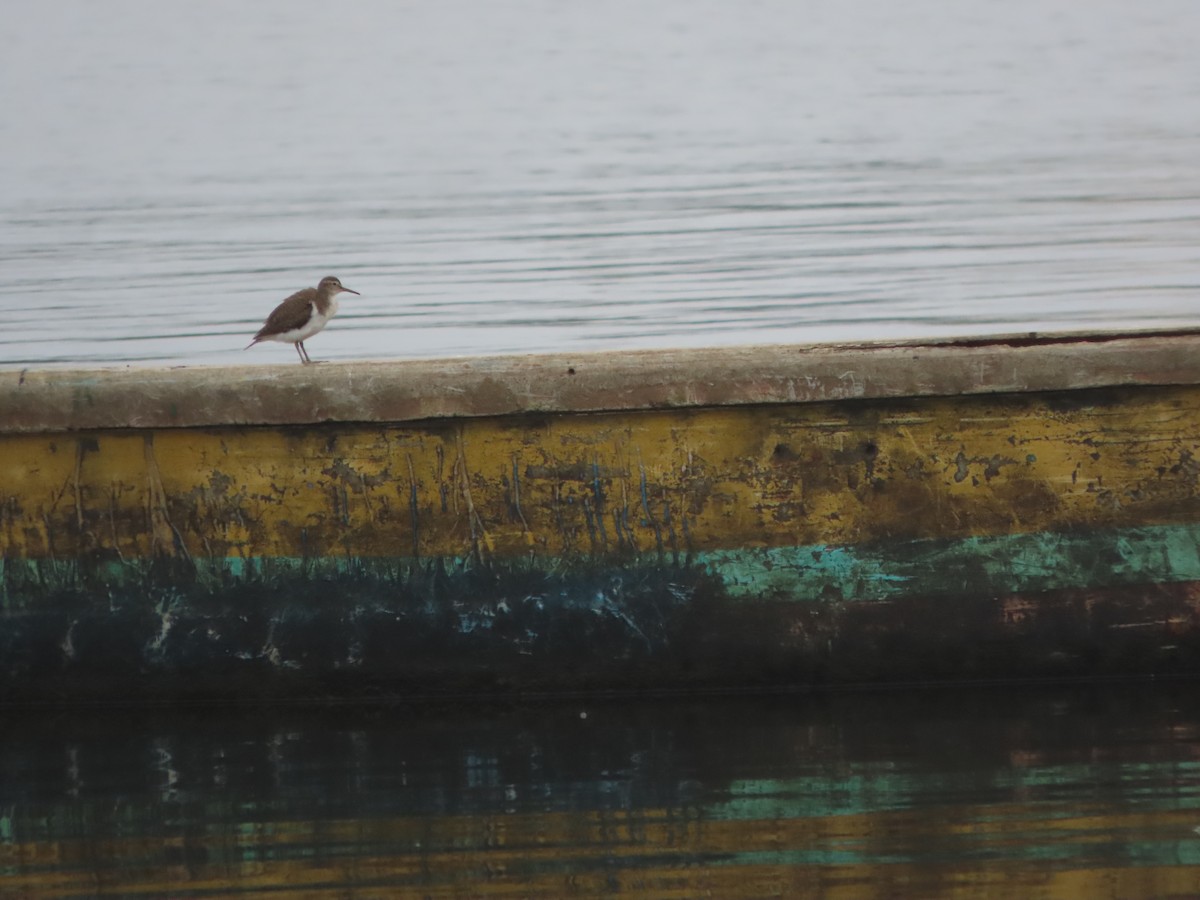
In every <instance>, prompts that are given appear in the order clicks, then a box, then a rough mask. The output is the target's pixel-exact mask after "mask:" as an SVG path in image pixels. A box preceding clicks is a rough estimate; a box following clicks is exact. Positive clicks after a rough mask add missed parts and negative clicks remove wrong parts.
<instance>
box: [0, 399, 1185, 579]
mask: <svg viewBox="0 0 1200 900" xmlns="http://www.w3.org/2000/svg"><path fill="white" fill-rule="evenodd" d="M1198 480H1200V388H1198V387H1177V388H1154V389H1146V390H1138V389H1122V390H1120V391H1116V392H1110V393H1108V394H1105V395H1095V396H1094V397H1092V398H1091V402H1089V403H1083V404H1081V403H1080V398H1079V396H1078V395H1075V394H1071V393H1060V394H1041V395H1021V396H1013V397H972V398H914V399H905V400H895V401H888V400H874V401H859V402H840V403H820V404H797V405H790V406H761V407H751V406H746V407H726V408H720V409H687V410H675V411H639V412H624V413H604V414H584V413H574V414H570V413H563V414H553V415H544V414H539V415H522V416H514V417H495V418H479V419H463V420H454V421H439V422H436V423H432V424H425V425H419V424H417V425H414V424H405V425H396V426H389V425H378V424H368V425H346V424H338V425H329V426H293V427H270V428H244V429H239V428H222V429H161V430H155V431H153V432H140V431H132V430H131V431H97V432H88V433H83V434H74V435H71V434H54V435H50V436H42V435H29V434H25V435H18V434H7V435H0V518H2V520H3V521H2V523H0V556H4V557H7V558H30V559H39V558H51V557H64V556H70V555H72V554H81V553H91V552H99V553H109V554H112V555H114V556H115V555H120V556H121V557H122V558H138V557H145V556H151V555H154V554H160V553H168V554H187V555H192V556H209V557H212V556H215V557H245V558H250V557H264V556H290V557H294V556H341V555H353V556H367V557H370V556H405V555H420V556H438V555H442V556H447V555H449V556H463V555H469V554H474V555H478V556H489V555H495V556H501V557H522V556H529V555H534V556H538V555H544V556H572V555H581V554H582V555H586V554H602V555H605V556H610V557H617V556H620V555H622V554H630V553H656V552H662V553H670V552H672V551H677V552H682V551H686V550H711V549H722V548H744V547H777V546H801V545H809V544H853V543H859V542H870V541H884V540H904V539H917V538H930V537H947V538H957V537H966V536H973V535H992V534H1010V533H1023V532H1033V531H1044V530H1063V529H1070V528H1074V527H1103V526H1110V525H1122V526H1126V525H1142V524H1170V523H1180V522H1187V521H1193V520H1194V519H1195V515H1196V512H1197V509H1198V507H1197V502H1198V499H1200V497H1198V494H1200V491H1198Z"/></svg>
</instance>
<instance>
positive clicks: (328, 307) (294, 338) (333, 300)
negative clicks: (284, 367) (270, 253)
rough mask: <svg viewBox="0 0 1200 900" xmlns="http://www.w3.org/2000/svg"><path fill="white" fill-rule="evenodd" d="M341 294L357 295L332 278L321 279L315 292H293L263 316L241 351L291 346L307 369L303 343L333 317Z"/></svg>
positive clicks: (308, 290) (306, 356) (306, 352)
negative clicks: (265, 345) (260, 346)
mask: <svg viewBox="0 0 1200 900" xmlns="http://www.w3.org/2000/svg"><path fill="white" fill-rule="evenodd" d="M343 292H345V293H348V294H355V295H358V291H352V290H350V288H348V287H345V286H343V285H342V283H341V281H339V280H338V279H337V278H335V277H334V276H333V275H327V276H325V277H324V278H322V279H321V283H320V284H318V285H317V286H316V287H315V288H305V289H304V290H302V291H296V293H294V294H292V296H290V297H288V298H287V299H286V300H284V301H283V302H282V303H280V304H279V305H278V306H277V307H275V309H274V310H273V311H272V312H271V314H270V315H269V316H267V321H266V322H265V323H264V324H263V327H262V328H260V329H259V330H258V334H256V335H255V336H254V340H252V341H251V342H250V343H249V344H247V345H246V347H245V349H247V350H249V349H250V348H251V347H253V346H254V345H255V344H257V343H260V342H262V341H281V342H283V343H285V344H295V345H296V352H297V353H298V354H300V362H302V363H304V364H306V365H307V364H308V363H310V362H312V360H311V359H310V358H309V356H308V351H307V350H305V349H304V342H305V341H306V340H308V339H309V338H310V337H312V336H313V335H314V334H316V333H317V332H318V331H320V330H321V329H322V328H324V327H325V326H326V325H328V324H329V320H330V319H332V318H333V317H334V316H335V315H336V314H337V311H338V302H337V295H338V294H340V293H343Z"/></svg>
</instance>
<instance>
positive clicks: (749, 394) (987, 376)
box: [0, 331, 1200, 433]
mask: <svg viewBox="0 0 1200 900" xmlns="http://www.w3.org/2000/svg"><path fill="white" fill-rule="evenodd" d="M1197 383H1200V332H1192V331H1176V332H1156V333H1148V334H1144V335H1131V334H1077V335H1049V336H1035V335H1024V336H1012V337H1007V338H993V339H987V340H977V341H964V340H945V341H907V342H892V343H878V344H845V345H813V346H771V347H731V348H720V349H706V350H654V351H636V352H616V353H591V354H574V355H568V354H553V355H544V356H499V357H482V358H471V359H451V360H434V361H427V360H414V361H402V362H362V363H325V364H322V365H319V366H299V365H294V364H293V365H286V366H284V365H280V366H254V367H246V368H234V369H230V368H220V369H217V368H177V369H112V370H99V371H66V370H52V369H42V370H24V371H15V370H14V371H8V372H0V432H8V433H16V432H31V433H47V432H51V431H70V430H84V429H94V428H175V427H205V426H222V425H259V424H261V425H285V424H305V423H317V422H393V423H394V422H410V421H419V420H423V419H436V418H455V417H464V416H497V415H513V414H517V413H524V412H587V411H632V410H638V409H682V408H691V407H706V406H742V405H746V404H758V403H771V404H774V403H816V402H824V401H828V400H853V399H884V398H892V397H924V396H964V395H973V394H986V393H1010V392H1016V393H1025V392H1030V391H1052V390H1070V389H1081V388H1089V387H1110V386H1118V385H1139V384H1140V385H1172V384H1197Z"/></svg>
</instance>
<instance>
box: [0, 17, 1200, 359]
mask: <svg viewBox="0 0 1200 900" xmlns="http://www.w3.org/2000/svg"><path fill="white" fill-rule="evenodd" d="M1197 35H1200V4H1198V3H1196V2H1195V0H1148V2H1133V0H1091V2H1088V3H1080V2H1077V0H1007V2H1002V3H1001V2H993V0H955V2H933V0H908V2H902V3H893V2H888V0H852V2H845V3H841V2H839V3H834V2H815V0H814V2H796V0H760V2H750V0H725V2H716V0H707V2H702V0H656V2H652V3H651V2H635V0H627V2H608V0H595V2H588V3H566V2H556V0H513V2H505V3H483V2H475V3H466V2H425V3H403V4H401V3H392V2H382V0H369V2H357V3H351V4H329V3H314V2H308V0H303V2H286V3H285V2H282V0H266V2H255V3H234V2H204V3H182V2H168V3H160V2H151V0H118V2H106V3H104V4H95V3H90V2H84V0H68V2H61V3H54V4H44V3H34V2H20V0H17V2H13V3H10V4H7V5H6V7H5V36H4V43H5V52H4V53H3V54H0V103H2V104H3V115H0V188H2V190H0V266H2V271H3V273H4V274H3V278H2V279H0V324H2V325H3V327H2V328H0V366H7V367H14V366H28V365H44V364H54V365H63V364H83V365H93V364H104V365H108V364H125V363H139V364H140V363H153V364H231V363H251V362H254V363H267V362H290V361H292V360H293V359H294V358H295V354H294V353H293V351H292V349H291V348H290V347H287V346H285V345H267V346H264V347H256V348H254V350H252V351H250V352H248V353H243V352H242V348H243V347H244V346H245V344H246V342H247V341H248V339H249V336H250V335H251V334H252V333H253V332H254V331H255V330H256V328H257V327H258V325H259V324H260V323H261V321H262V319H263V317H264V316H265V315H266V313H267V312H268V311H269V310H270V309H271V307H272V306H273V305H274V304H275V303H276V302H277V301H278V300H280V299H282V298H283V297H284V296H285V295H286V294H288V293H290V292H291V291H293V290H295V289H297V288H300V287H303V286H305V285H310V284H315V283H316V281H317V279H318V278H320V277H321V276H322V275H325V274H330V273H332V274H337V275H339V276H341V278H342V279H343V281H345V283H346V284H348V285H349V286H351V287H353V288H355V289H357V290H359V291H361V292H362V294H363V296H362V297H361V298H356V297H348V298H347V299H346V302H344V303H343V306H342V313H341V315H340V316H339V317H338V318H337V319H336V320H335V321H334V323H333V325H331V326H330V328H329V329H328V330H327V331H326V332H325V333H324V334H322V335H320V336H319V337H317V338H314V339H313V340H312V341H311V343H310V344H309V350H310V351H311V353H312V354H313V356H314V357H315V358H318V359H355V358H399V357H414V356H439V355H456V354H476V353H492V352H521V351H544V350H566V351H571V350H590V349H599V348H622V347H646V346H681V345H716V344H730V343H742V344H744V343H757V342H777V341H801V342H803V341H810V340H827V339H843V338H852V339H860V338H862V339H871V338H886V337H892V336H902V335H904V336H913V335H933V334H948V333H988V332H1012V331H1026V330H1053V329H1069V328H1090V327H1101V328H1115V327H1124V326H1129V327H1154V326H1159V325H1167V324H1195V323H1196V321H1197V319H1198V318H1200V315H1198V312H1197V309H1196V305H1197V303H1196V301H1197V299H1198V298H1200V164H1198V162H1197V161H1198V160H1200V99H1198V98H1200V53H1198V52H1197V50H1196V46H1195V44H1196V37H1197Z"/></svg>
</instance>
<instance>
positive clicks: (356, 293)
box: [342, 287, 362, 297]
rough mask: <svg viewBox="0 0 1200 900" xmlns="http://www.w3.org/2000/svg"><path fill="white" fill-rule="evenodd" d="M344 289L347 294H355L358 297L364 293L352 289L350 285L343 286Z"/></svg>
mask: <svg viewBox="0 0 1200 900" xmlns="http://www.w3.org/2000/svg"><path fill="white" fill-rule="evenodd" d="M342 290H343V291H345V292H346V293H347V294H354V295H355V296H356V297H361V296H362V294H360V293H359V292H358V291H352V290H350V288H348V287H343V288H342Z"/></svg>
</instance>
